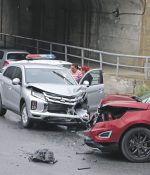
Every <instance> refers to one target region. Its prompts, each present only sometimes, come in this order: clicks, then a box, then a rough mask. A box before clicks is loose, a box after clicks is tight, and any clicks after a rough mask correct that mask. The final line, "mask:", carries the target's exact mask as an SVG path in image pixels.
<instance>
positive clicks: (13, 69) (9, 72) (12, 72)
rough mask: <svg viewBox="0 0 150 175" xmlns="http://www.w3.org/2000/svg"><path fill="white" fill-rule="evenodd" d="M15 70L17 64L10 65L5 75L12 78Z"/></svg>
mask: <svg viewBox="0 0 150 175" xmlns="http://www.w3.org/2000/svg"><path fill="white" fill-rule="evenodd" d="M14 72H15V66H11V67H8V68H7V69H6V70H5V72H4V76H5V77H7V78H9V79H11V80H12V79H13V75H14Z"/></svg>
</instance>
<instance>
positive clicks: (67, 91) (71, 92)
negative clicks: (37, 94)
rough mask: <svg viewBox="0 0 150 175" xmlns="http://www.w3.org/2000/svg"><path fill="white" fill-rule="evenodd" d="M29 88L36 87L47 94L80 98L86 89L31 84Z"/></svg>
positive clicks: (72, 86) (82, 87) (73, 86)
mask: <svg viewBox="0 0 150 175" xmlns="http://www.w3.org/2000/svg"><path fill="white" fill-rule="evenodd" d="M28 87H35V88H37V89H40V90H43V91H45V92H49V93H53V94H57V95H60V96H68V97H69V96H80V95H81V94H83V92H85V90H86V89H85V87H84V86H80V85H57V84H43V83H30V84H28Z"/></svg>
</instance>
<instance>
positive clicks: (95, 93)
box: [79, 69, 104, 112]
mask: <svg viewBox="0 0 150 175" xmlns="http://www.w3.org/2000/svg"><path fill="white" fill-rule="evenodd" d="M85 81H88V82H89V86H88V87H87V89H86V92H87V100H88V110H89V111H90V112H92V111H96V110H97V107H98V105H99V102H100V100H101V99H102V98H103V97H104V83H103V73H102V70H101V69H93V70H90V71H88V72H87V73H86V74H85V75H84V76H83V77H82V79H81V80H80V82H79V84H81V85H82V84H84V82H85Z"/></svg>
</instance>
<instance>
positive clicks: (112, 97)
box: [100, 95, 135, 105]
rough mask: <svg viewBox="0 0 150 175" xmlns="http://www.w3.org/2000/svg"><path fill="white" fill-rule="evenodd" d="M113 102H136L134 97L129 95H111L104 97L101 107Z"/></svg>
mask: <svg viewBox="0 0 150 175" xmlns="http://www.w3.org/2000/svg"><path fill="white" fill-rule="evenodd" d="M112 101H135V100H134V99H133V98H132V96H127V95H109V96H106V97H104V98H103V99H102V100H101V102H100V103H101V105H103V104H106V103H108V102H112Z"/></svg>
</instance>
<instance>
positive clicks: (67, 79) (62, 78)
mask: <svg viewBox="0 0 150 175" xmlns="http://www.w3.org/2000/svg"><path fill="white" fill-rule="evenodd" d="M53 73H55V74H56V75H58V76H59V77H61V78H62V79H65V80H66V81H67V82H68V83H70V84H72V85H73V83H72V82H71V81H70V80H68V79H67V78H66V77H64V76H63V75H61V74H60V73H58V72H56V71H53Z"/></svg>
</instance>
